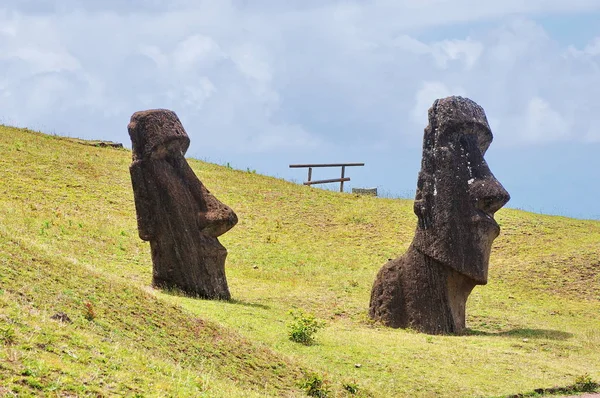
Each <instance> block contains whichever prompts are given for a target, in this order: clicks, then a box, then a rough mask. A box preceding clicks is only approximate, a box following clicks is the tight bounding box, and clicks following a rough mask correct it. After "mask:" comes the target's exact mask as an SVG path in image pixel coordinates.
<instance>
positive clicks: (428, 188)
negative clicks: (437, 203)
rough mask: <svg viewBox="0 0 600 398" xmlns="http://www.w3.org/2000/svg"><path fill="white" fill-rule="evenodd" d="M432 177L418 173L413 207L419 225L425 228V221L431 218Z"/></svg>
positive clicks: (425, 173) (422, 172)
mask: <svg viewBox="0 0 600 398" xmlns="http://www.w3.org/2000/svg"><path fill="white" fill-rule="evenodd" d="M433 183H434V181H433V176H432V175H431V174H429V173H427V172H424V171H421V172H419V178H418V180H417V192H416V194H415V202H414V205H413V209H414V212H415V214H416V216H417V217H418V218H419V225H420V226H421V227H425V224H426V223H427V221H426V220H427V219H428V218H429V217H430V216H431V215H430V213H431V201H432V200H433V198H432V195H433V190H434V189H435V187H434V186H433Z"/></svg>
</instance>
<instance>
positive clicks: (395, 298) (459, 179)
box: [369, 97, 510, 334]
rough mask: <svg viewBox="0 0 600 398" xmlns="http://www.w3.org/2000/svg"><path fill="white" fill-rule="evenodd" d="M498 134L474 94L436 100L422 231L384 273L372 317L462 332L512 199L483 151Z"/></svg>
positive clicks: (419, 196) (421, 181)
mask: <svg viewBox="0 0 600 398" xmlns="http://www.w3.org/2000/svg"><path fill="white" fill-rule="evenodd" d="M491 142H492V132H491V130H490V126H489V125H488V122H487V118H486V116H485V112H484V111H483V109H482V108H481V107H480V106H479V105H477V104H476V103H475V102H473V101H471V100H470V99H468V98H462V97H448V98H443V99H439V100H436V101H435V102H434V104H433V106H432V107H431V108H430V109H429V125H428V126H427V127H426V128H425V134H424V138H423V158H422V162H421V171H420V173H419V178H418V182H417V192H416V197H415V203H414V211H415V214H416V215H417V217H418V224H417V229H416V232H415V236H414V238H413V241H412V244H411V245H410V247H409V248H408V250H407V252H406V253H405V254H404V255H403V256H401V257H398V258H396V259H394V260H391V261H389V262H388V263H387V264H385V265H384V266H383V267H382V268H381V270H380V271H379V273H378V275H377V278H376V280H375V283H374V285H373V289H372V291H371V302H370V308H369V315H370V317H371V318H372V319H375V320H378V321H381V322H382V323H383V324H385V325H387V326H391V327H395V328H398V327H401V328H413V329H416V330H419V331H422V332H425V333H430V334H459V333H462V332H464V330H465V328H466V326H465V306H466V302H467V298H468V296H469V294H470V293H471V291H472V290H473V288H474V287H475V286H476V285H485V284H486V283H487V279H488V264H489V259H490V251H491V247H492V242H493V240H494V239H495V238H496V237H497V236H498V234H499V233H500V227H499V226H498V224H497V223H496V221H495V220H494V213H495V212H496V211H498V210H499V209H500V208H501V207H502V206H504V205H505V204H506V202H508V200H509V199H510V196H509V194H508V192H506V190H505V189H504V188H503V187H502V185H501V184H500V182H498V180H496V178H495V177H494V175H493V174H492V172H491V171H490V169H489V168H488V165H487V163H486V161H485V160H484V158H483V156H484V154H485V152H486V150H487V149H488V147H489V145H490V143H491Z"/></svg>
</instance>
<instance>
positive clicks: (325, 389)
mask: <svg viewBox="0 0 600 398" xmlns="http://www.w3.org/2000/svg"><path fill="white" fill-rule="evenodd" d="M300 388H302V389H303V390H304V391H306V395H308V396H309V397H317V398H326V397H328V396H329V393H330V392H331V390H330V389H329V383H327V381H325V380H323V378H322V377H321V376H319V375H318V374H316V373H310V374H308V375H307V376H306V377H305V378H304V379H303V380H302V381H301V382H300Z"/></svg>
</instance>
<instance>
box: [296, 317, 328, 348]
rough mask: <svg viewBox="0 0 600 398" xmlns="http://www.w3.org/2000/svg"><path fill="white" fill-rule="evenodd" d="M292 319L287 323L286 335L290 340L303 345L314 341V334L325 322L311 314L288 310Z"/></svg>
mask: <svg viewBox="0 0 600 398" xmlns="http://www.w3.org/2000/svg"><path fill="white" fill-rule="evenodd" d="M290 315H291V316H292V317H293V318H294V320H293V321H292V322H291V323H290V324H289V325H288V335H289V337H290V340H292V341H294V342H296V343H301V344H304V345H311V344H313V343H314V341H315V339H314V335H315V333H317V331H318V330H319V329H321V328H323V327H324V326H325V323H324V322H323V321H321V320H318V319H316V318H315V316H314V315H312V314H305V313H304V312H302V311H297V312H295V311H290Z"/></svg>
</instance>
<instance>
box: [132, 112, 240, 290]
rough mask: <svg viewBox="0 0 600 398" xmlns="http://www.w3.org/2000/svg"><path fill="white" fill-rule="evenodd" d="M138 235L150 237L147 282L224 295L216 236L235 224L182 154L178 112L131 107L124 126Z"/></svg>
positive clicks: (222, 260)
mask: <svg viewBox="0 0 600 398" xmlns="http://www.w3.org/2000/svg"><path fill="white" fill-rule="evenodd" d="M127 128H128V130H129V136H130V137H131V143H132V147H133V162H132V163H131V166H130V172H131V182H132V185H133V193H134V198H135V208H136V212H137V222H138V231H139V235H140V238H141V239H143V240H147V241H150V248H151V252H152V265H153V274H152V284H153V286H155V287H161V288H177V289H180V290H182V291H183V292H184V293H186V294H189V295H192V296H199V297H204V298H211V299H229V298H230V293H229V288H228V286H227V279H226V277H225V257H226V256H227V250H226V249H225V247H223V246H222V245H221V243H220V242H219V240H218V239H217V236H219V235H222V234H224V233H225V232H227V231H228V230H229V229H231V228H232V227H233V226H234V225H235V224H236V223H237V216H236V214H235V213H234V212H233V210H232V209H230V208H229V207H228V206H226V205H224V204H223V203H221V202H219V200H217V198H215V197H214V196H213V195H212V194H211V193H210V192H209V191H208V190H207V189H206V187H205V186H204V184H202V182H201V181H200V180H199V179H198V177H196V175H195V174H194V172H193V171H192V169H191V168H190V166H189V165H188V163H187V161H186V160H185V158H184V154H185V152H186V151H187V149H188V147H189V145H190V139H189V137H188V135H187V134H186V132H185V130H184V128H183V126H182V125H181V122H180V121H179V118H178V117H177V115H176V114H175V113H174V112H172V111H169V110H166V109H156V110H148V111H142V112H136V113H134V114H133V116H131V122H130V123H129V125H128V126H127Z"/></svg>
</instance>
